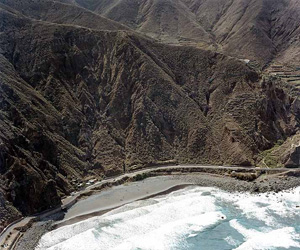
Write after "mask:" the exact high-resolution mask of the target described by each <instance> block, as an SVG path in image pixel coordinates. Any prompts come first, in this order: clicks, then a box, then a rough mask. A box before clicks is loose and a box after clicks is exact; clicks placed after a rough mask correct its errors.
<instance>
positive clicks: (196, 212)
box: [36, 187, 300, 250]
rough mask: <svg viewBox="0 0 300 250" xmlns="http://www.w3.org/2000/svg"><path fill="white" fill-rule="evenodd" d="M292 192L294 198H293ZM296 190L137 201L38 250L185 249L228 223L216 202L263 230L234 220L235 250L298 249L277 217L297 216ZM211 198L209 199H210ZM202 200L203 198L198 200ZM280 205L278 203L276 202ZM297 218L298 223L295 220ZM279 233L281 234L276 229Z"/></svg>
mask: <svg viewBox="0 0 300 250" xmlns="http://www.w3.org/2000/svg"><path fill="white" fill-rule="evenodd" d="M293 192H294V193H293ZM299 192H300V188H298V189H295V190H293V191H289V192H282V193H279V194H276V195H268V194H261V195H252V194H249V193H242V194H241V193H228V192H224V191H221V190H219V189H216V188H203V187H189V188H185V189H182V190H178V191H175V192H173V193H170V194H168V195H164V196H161V197H154V198H151V199H148V200H141V201H137V202H133V203H131V204H128V205H125V206H122V207H120V208H118V209H115V210H112V211H111V212H109V213H106V214H105V215H103V216H98V217H93V218H90V219H87V220H84V221H81V222H78V223H76V224H73V225H69V226H65V227H62V228H59V229H57V230H54V231H51V232H48V233H47V234H45V235H44V236H43V237H42V238H41V240H40V242H39V245H38V247H37V248H36V249H37V250H60V249H63V250H69V249H72V250H73V249H76V250H81V249H89V250H93V249H95V250H96V249H97V250H99V249H100V250H101V249H105V250H108V249H115V250H126V249H143V250H147V249H155V250H159V249H166V250H167V249H174V248H178V247H179V246H180V248H181V249H187V248H188V245H187V239H189V238H191V237H195V236H197V235H198V234H199V233H201V232H202V231H204V230H206V229H207V228H208V227H210V226H211V225H218V224H219V223H223V222H224V221H226V216H225V215H224V214H222V212H221V209H222V207H219V206H218V204H219V203H218V202H221V203H220V204H221V206H222V204H223V205H224V204H229V206H231V207H232V206H233V207H235V208H236V209H238V210H237V211H240V212H241V214H240V215H237V216H244V217H246V218H249V219H255V220H260V221H262V222H265V225H266V226H265V227H264V228H259V229H257V230H259V231H257V230H254V229H251V228H246V227H245V226H243V225H242V224H241V223H239V221H238V220H236V219H233V220H231V221H230V223H229V224H230V226H231V227H232V228H234V229H235V230H237V231H238V232H239V233H240V234H241V235H242V236H243V238H244V242H241V241H240V240H237V239H235V238H234V237H233V236H231V235H229V236H228V237H226V238H225V239H224V240H225V241H226V242H227V243H228V244H229V245H231V246H233V247H237V248H236V249H238V250H241V249H247V250H251V249H270V248H272V247H283V248H288V247H300V245H299V244H300V243H299V242H300V239H299V235H297V233H296V231H295V229H294V228H292V227H289V226H287V225H285V226H283V225H281V224H280V223H279V222H278V220H277V218H276V216H274V215H276V214H277V215H278V216H281V217H285V216H286V217H289V218H293V217H294V216H295V215H297V216H299V215H300V214H299V213H300V212H299V209H296V205H295V204H297V202H298V197H297V195H296V197H295V193H296V194H297V193H299ZM209 193H210V195H208V194H209ZM202 194H203V195H202ZM278 199H280V200H282V202H278ZM297 218H299V217H297ZM278 228H279V229H278Z"/></svg>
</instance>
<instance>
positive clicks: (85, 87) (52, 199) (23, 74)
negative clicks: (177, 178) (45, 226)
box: [0, 0, 299, 227]
mask: <svg viewBox="0 0 300 250" xmlns="http://www.w3.org/2000/svg"><path fill="white" fill-rule="evenodd" d="M1 2H2V3H3V4H2V5H1V6H0V117H1V119H0V149H1V151H0V213H1V220H2V221H1V226H2V227H3V226H5V225H6V224H7V223H8V222H9V221H11V220H13V219H14V218H16V217H18V216H20V214H23V215H27V214H30V213H35V212H39V211H41V210H45V209H47V208H50V207H53V206H55V205H58V204H59V203H60V198H61V197H62V196H63V195H66V194H69V193H70V192H71V191H73V190H74V189H75V188H76V185H75V184H74V179H75V180H82V179H83V178H86V177H88V176H103V175H106V176H109V175H115V174H118V173H121V172H123V171H124V169H125V170H130V169H132V168H136V167H142V166H145V165H148V164H153V163H155V162H157V161H167V160H177V161H180V162H182V163H185V162H189V163H212V164H238V165H251V164H255V163H256V161H257V155H259V153H260V152H261V151H264V150H266V149H270V148H272V147H273V146H274V145H275V143H276V142H277V141H278V140H286V138H287V137H288V136H290V135H294V134H295V133H296V131H297V130H298V128H299V113H298V111H297V110H298V109H297V105H296V99H295V98H294V97H291V96H289V94H288V90H285V91H284V90H283V89H281V88H280V87H279V85H277V83H276V81H275V80H272V79H265V78H263V77H262V76H261V75H260V74H258V73H257V72H255V71H254V70H253V69H251V68H249V67H248V66H247V65H246V64H244V63H243V62H241V61H239V60H236V59H234V58H231V57H227V56H224V55H222V54H219V53H215V52H211V51H204V50H200V49H196V48H193V47H185V46H169V45H165V44H159V43H156V42H154V41H152V40H150V39H146V38H145V37H143V36H141V35H137V34H136V33H134V32H132V31H126V30H124V28H123V26H120V25H118V24H116V23H115V22H112V23H110V21H109V20H107V19H103V18H101V17H99V16H98V15H95V14H94V13H91V12H88V11H86V10H84V9H82V8H79V7H76V6H75V7H74V6H71V5H68V4H61V3H56V2H53V6H56V4H59V6H60V7H61V8H58V9H57V8H55V7H51V6H48V5H46V6H48V7H49V8H46V7H45V6H44V7H43V5H42V4H41V6H40V8H38V9H37V8H36V5H33V6H35V7H30V5H28V6H29V7H28V9H26V8H25V7H24V6H23V5H21V6H23V7H20V5H19V4H16V3H17V1H14V2H13V3H11V2H10V1H4V0H1ZM30 2H31V1H30ZM21 3H22V1H21ZM23 3H24V1H23ZM33 3H36V1H33ZM18 6H19V7H18ZM26 6H27V5H26ZM66 6H67V7H66ZM63 7H65V8H66V9H67V10H68V11H67V12H63V11H64V8H63ZM51 8H54V9H57V11H59V13H64V14H63V15H69V16H72V15H73V11H74V13H77V12H76V11H79V10H80V11H82V13H85V14H82V15H83V16H82V19H80V18H79V19H78V22H77V21H74V19H73V17H72V18H71V17H68V18H66V20H67V21H66V20H63V19H59V20H58V19H57V18H63V17H62V16H63V15H62V16H60V17H58V16H56V17H54V14H53V13H52V11H51V13H49V11H50V10H51ZM69 8H70V9H69ZM34 10H36V11H37V12H36V13H35V12H34ZM47 10H48V12H47ZM69 10H70V11H69ZM37 13H40V14H37ZM85 15H86V17H84V16H85ZM89 15H91V17H90V18H91V20H98V21H97V22H86V21H82V20H90V18H89V17H88V16H89ZM74 17H75V16H74ZM97 18H98V19H97ZM75 20H76V19H75ZM80 20H81V21H80ZM61 22H63V24H61ZM297 152H298V151H297ZM296 156H297V155H296ZM296 158H297V157H296ZM293 159H294V158H293ZM296 160H297V159H296ZM2 215H5V216H2Z"/></svg>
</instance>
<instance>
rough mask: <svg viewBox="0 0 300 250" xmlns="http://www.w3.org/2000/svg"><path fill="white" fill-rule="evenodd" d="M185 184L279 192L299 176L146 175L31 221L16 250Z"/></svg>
mask: <svg viewBox="0 0 300 250" xmlns="http://www.w3.org/2000/svg"><path fill="white" fill-rule="evenodd" d="M187 185H199V186H207V187H219V188H221V189H223V190H225V191H230V192H246V191H247V192H279V191H281V190H286V189H290V188H293V187H297V186H300V178H299V177H289V176H285V175H266V176H261V177H259V178H257V179H256V180H255V181H252V182H247V181H242V180H237V179H234V178H231V177H229V176H223V175H222V176H221V175H213V174H203V173H202V174H199V173H197V174H186V175H182V174H180V175H167V176H156V177H150V178H147V179H145V180H142V181H138V182H129V183H126V184H123V185H119V186H115V187H111V188H108V189H106V190H103V191H101V192H99V191H98V192H96V191H95V193H94V194H92V195H91V196H88V197H85V198H84V199H82V200H80V201H78V202H77V203H76V204H75V205H73V206H72V207H71V208H70V209H68V210H67V211H66V212H65V213H64V214H57V215H56V216H54V217H53V216H52V217H50V218H47V219H45V221H42V222H37V223H35V224H34V225H33V226H32V227H31V228H30V229H28V230H27V231H26V232H25V233H24V235H23V237H22V238H21V239H20V240H19V242H18V244H17V246H16V249H18V250H21V249H22V250H27V249H30V250H32V249H34V247H35V246H36V244H37V243H38V241H39V239H40V237H41V236H42V235H43V234H44V233H45V232H47V231H48V230H51V229H53V228H56V227H60V226H64V225H67V224H73V223H76V222H78V221H81V220H85V219H87V218H90V217H92V216H99V215H102V214H103V213H106V212H107V211H110V210H112V209H114V208H117V207H120V206H122V205H124V204H127V203H130V202H133V201H136V200H140V199H145V198H148V197H151V196H155V195H161V194H166V193H168V192H172V191H174V190H176V189H179V188H183V187H186V186H187Z"/></svg>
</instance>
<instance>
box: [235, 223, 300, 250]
mask: <svg viewBox="0 0 300 250" xmlns="http://www.w3.org/2000/svg"><path fill="white" fill-rule="evenodd" d="M230 225H231V226H232V227H233V228H235V229H236V230H237V231H238V232H239V233H241V234H242V235H243V236H244V237H245V242H244V243H243V244H241V245H240V246H239V247H237V248H235V249H236V250H256V249H260V250H263V249H274V248H276V247H282V248H286V249H288V248H290V247H299V248H300V243H299V240H300V237H299V234H297V233H296V232H295V229H294V228H292V227H284V228H280V229H275V230H271V231H269V232H258V231H256V230H253V229H246V228H245V227H243V226H242V225H241V224H240V223H239V222H237V220H232V221H230Z"/></svg>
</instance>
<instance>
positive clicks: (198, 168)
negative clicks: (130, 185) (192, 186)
mask: <svg viewBox="0 0 300 250" xmlns="http://www.w3.org/2000/svg"><path fill="white" fill-rule="evenodd" d="M212 170H224V171H226V170H231V171H248V170H260V171H272V172H274V173H276V172H278V173H282V172H286V171H299V172H300V169H286V168H276V169H269V168H254V167H237V166H233V167H232V166H211V165H210V166H205V165H171V166H156V167H155V166H153V167H148V168H143V169H138V170H135V171H132V172H128V173H124V174H121V175H119V176H115V177H110V178H106V179H104V180H101V181H98V182H96V183H94V184H92V185H90V186H88V187H86V188H85V189H83V190H81V191H78V192H76V193H74V194H73V195H71V196H68V197H66V198H65V199H63V200H62V205H61V208H62V209H67V208H69V207H71V206H72V205H73V204H75V203H76V201H77V199H78V198H79V196H80V195H82V194H84V193H87V192H89V191H91V190H92V189H94V188H97V187H99V186H101V185H103V184H105V183H113V182H116V181H118V180H121V179H123V178H124V177H129V178H131V177H134V176H136V175H138V174H145V173H150V172H154V171H155V172H156V171H174V172H189V173H193V172H202V171H203V172H209V171H212ZM56 210H57V208H56V209H53V210H52V211H56ZM49 213H51V211H47V212H45V214H47V215H49ZM40 216H43V214H39V215H38V216H30V217H25V218H23V219H22V220H21V221H18V222H17V223H15V224H12V225H11V226H9V227H7V228H6V229H5V230H4V231H3V232H2V233H1V235H0V249H8V248H2V247H1V246H2V245H3V244H5V243H8V242H12V240H13V236H15V237H16V236H17V234H16V232H17V230H16V228H18V227H20V226H25V225H26V224H27V223H28V222H29V221H30V220H31V219H34V218H36V217H40ZM9 234H11V236H10V239H9V241H8V240H7V236H8V235H9Z"/></svg>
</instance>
